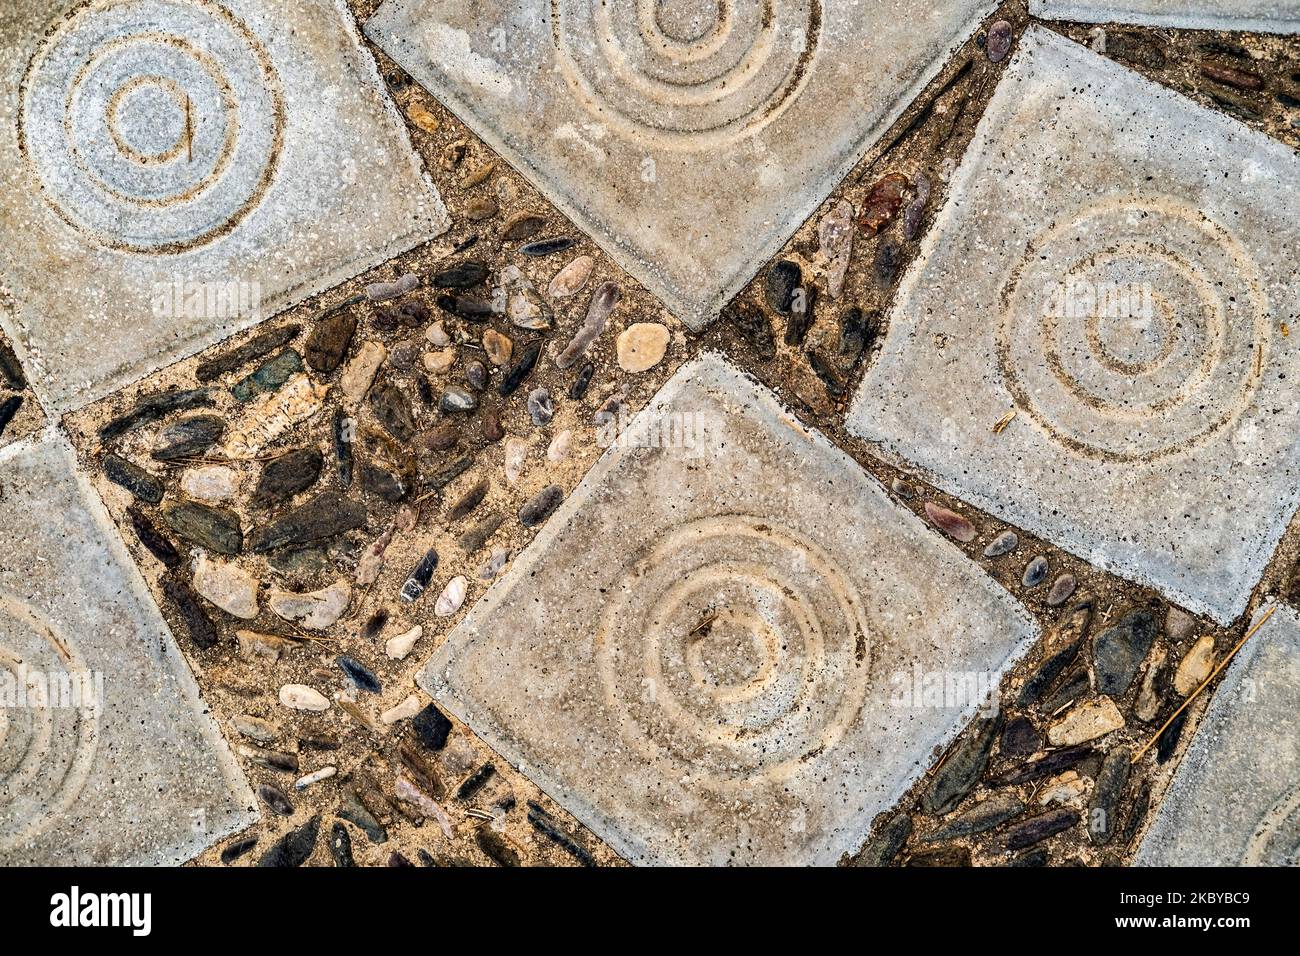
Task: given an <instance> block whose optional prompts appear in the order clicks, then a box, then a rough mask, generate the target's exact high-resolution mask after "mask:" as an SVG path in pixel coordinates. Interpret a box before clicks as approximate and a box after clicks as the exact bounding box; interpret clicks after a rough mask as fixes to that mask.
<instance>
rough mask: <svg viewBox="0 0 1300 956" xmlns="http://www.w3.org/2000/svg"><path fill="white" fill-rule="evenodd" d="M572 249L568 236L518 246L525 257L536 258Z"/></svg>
mask: <svg viewBox="0 0 1300 956" xmlns="http://www.w3.org/2000/svg"><path fill="white" fill-rule="evenodd" d="M572 247H573V240H572V239H570V238H569V237H568V236H556V237H554V238H552V239H538V240H537V241H536V242H530V243H528V244H527V245H525V246H520V247H519V251H520V253H521V254H523V255H525V256H531V257H533V258H538V257H540V256H549V255H554V254H555V253H557V252H563V251H564V250H565V249H571V248H572Z"/></svg>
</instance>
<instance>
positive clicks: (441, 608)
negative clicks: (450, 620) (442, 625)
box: [433, 574, 469, 617]
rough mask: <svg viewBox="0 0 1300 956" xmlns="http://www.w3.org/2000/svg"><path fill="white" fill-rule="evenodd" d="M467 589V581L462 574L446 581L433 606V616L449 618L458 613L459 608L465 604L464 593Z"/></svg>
mask: <svg viewBox="0 0 1300 956" xmlns="http://www.w3.org/2000/svg"><path fill="white" fill-rule="evenodd" d="M468 588H469V580H468V579H467V578H466V577H465V576H464V575H463V574H458V575H456V576H455V577H454V578H452V579H451V580H450V581H448V582H447V586H446V587H445V588H443V589H442V593H441V594H439V595H438V600H437V601H436V602H435V603H434V605H433V613H434V616H435V617H451V616H452V615H453V614H455V613H456V612H457V611H459V610H460V606H461V605H462V604H464V603H465V593H466V591H467V590H468Z"/></svg>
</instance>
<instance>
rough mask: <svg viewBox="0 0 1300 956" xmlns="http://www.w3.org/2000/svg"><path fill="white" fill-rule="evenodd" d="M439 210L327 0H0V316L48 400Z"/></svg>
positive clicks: (276, 293) (312, 277) (251, 316)
mask: <svg viewBox="0 0 1300 956" xmlns="http://www.w3.org/2000/svg"><path fill="white" fill-rule="evenodd" d="M446 224H447V215H446V211H445V210H444V208H443V206H442V202H441V200H440V199H439V198H438V195H437V192H436V190H435V189H434V188H433V185H432V183H431V182H430V181H429V180H428V177H427V176H426V175H425V174H424V172H423V170H422V167H421V165H420V160H419V158H418V157H417V156H416V155H415V153H414V152H413V151H412V149H411V147H410V143H409V141H408V139H407V136H406V130H405V127H404V126H403V125H402V123H401V120H400V118H399V117H398V116H397V114H396V111H395V110H394V109H393V107H392V105H391V104H390V102H389V101H388V97H387V94H386V92H385V91H384V89H383V86H382V83H381V81H380V78H379V76H378V73H377V71H376V69H375V66H374V61H373V59H371V57H370V55H369V54H368V53H367V52H365V51H364V50H363V49H362V48H361V44H360V39H359V37H358V36H357V33H356V26H355V24H354V23H353V21H352V18H351V14H349V13H348V12H347V11H346V9H345V8H344V7H343V3H342V0H291V2H282V0H275V2H272V0H85V2H74V0H0V273H2V274H3V277H4V280H5V284H6V285H7V286H8V288H9V291H10V292H11V293H12V296H13V298H14V299H15V300H16V303H17V310H16V315H15V317H13V318H11V319H5V322H6V326H7V330H8V331H9V332H10V334H11V337H12V338H13V339H15V341H16V343H17V346H18V348H19V350H20V352H22V353H23V354H24V357H25V359H26V361H27V367H28V371H29V373H30V375H31V378H32V381H33V386H34V387H35V388H36V389H37V391H38V392H39V393H40V394H41V396H42V399H43V401H45V402H46V403H47V404H48V405H49V406H50V407H52V408H53V409H54V410H55V411H56V412H60V413H61V412H65V411H69V410H71V409H74V408H78V407H80V406H82V405H84V404H86V403H88V402H90V401H93V400H95V399H97V398H100V397H102V396H104V395H106V394H108V393H109V392H111V391H113V390H115V389H117V388H119V387H121V386H122V385H124V384H127V383H128V382H131V381H133V380H135V379H138V378H141V377H143V376H144V375H146V374H148V373H149V372H152V371H154V370H155V369H157V368H159V367H161V366H164V365H167V364H169V363H170V362H173V361H175V360H177V359H179V358H183V357H185V356H186V355H189V354H192V353H194V352H196V351H198V350H200V349H202V348H204V347H205V346H208V345H211V344H212V343H214V342H217V341H220V340H221V339H222V338H224V337H225V336H227V335H230V334H231V333H233V332H235V331H237V330H239V329H242V328H247V327H248V326H250V325H253V324H255V323H256V322H258V321H260V320H261V319H262V318H264V317H266V316H269V315H272V314H274V313H276V312H278V311H281V310H283V309H285V308H287V307H289V306H291V305H293V304H294V303H296V302H299V301H301V300H302V299H304V298H306V297H307V296H310V295H312V294H314V293H316V292H320V291H322V290H324V289H328V288H330V287H331V286H334V285H336V284H338V283H339V282H341V281H343V280H344V279H347V278H350V277H352V276H354V275H356V274H358V273H360V272H362V271H364V270H365V269H368V268H369V267H371V266H373V265H376V264H378V263H381V262H384V261H385V260H387V259H389V258H391V257H392V256H394V255H396V254H397V253H399V252H403V251H405V250H406V249H409V248H411V247H412V246H414V245H416V244H418V243H420V242H422V241H424V240H426V239H428V238H430V237H432V236H434V235H437V234H439V233H441V232H442V231H444V229H445V228H446ZM8 326H12V327H11V328H10V327H8Z"/></svg>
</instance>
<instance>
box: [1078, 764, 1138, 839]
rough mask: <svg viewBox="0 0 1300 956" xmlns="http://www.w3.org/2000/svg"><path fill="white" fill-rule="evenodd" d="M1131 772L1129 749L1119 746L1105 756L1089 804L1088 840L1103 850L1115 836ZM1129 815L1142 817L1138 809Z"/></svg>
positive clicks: (1135, 808)
mask: <svg viewBox="0 0 1300 956" xmlns="http://www.w3.org/2000/svg"><path fill="white" fill-rule="evenodd" d="M1131 768H1132V753H1131V751H1130V750H1129V748H1128V747H1124V746H1119V747H1116V748H1114V749H1113V750H1111V751H1110V752H1109V753H1108V754H1106V759H1105V760H1104V761H1103V762H1102V765H1101V771H1100V772H1099V773H1098V774H1097V784H1096V786H1095V787H1094V788H1093V791H1092V797H1091V799H1090V800H1089V802H1088V837H1089V839H1090V840H1091V841H1092V842H1093V843H1096V844H1098V845H1100V846H1104V845H1105V844H1107V843H1109V842H1110V839H1111V837H1112V836H1113V835H1114V834H1115V830H1116V826H1115V824H1116V823H1117V822H1118V819H1119V808H1120V802H1121V801H1122V800H1123V798H1124V789H1125V788H1126V787H1127V786H1128V780H1129V774H1130V772H1131ZM1132 812H1133V813H1136V814H1137V815H1138V817H1139V818H1140V817H1141V815H1142V813H1141V811H1140V810H1139V809H1138V808H1137V807H1134V809H1133V811H1132Z"/></svg>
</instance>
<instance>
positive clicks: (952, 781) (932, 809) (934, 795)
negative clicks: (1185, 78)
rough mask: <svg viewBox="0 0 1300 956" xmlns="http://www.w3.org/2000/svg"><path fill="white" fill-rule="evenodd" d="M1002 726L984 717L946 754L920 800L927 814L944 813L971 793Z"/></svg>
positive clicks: (995, 720)
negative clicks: (946, 756) (945, 758)
mask: <svg viewBox="0 0 1300 956" xmlns="http://www.w3.org/2000/svg"><path fill="white" fill-rule="evenodd" d="M1001 724H1002V722H1001V720H999V719H998V718H996V717H991V718H985V719H984V720H982V721H980V722H979V723H977V724H976V725H975V726H974V727H973V728H972V729H970V730H968V731H967V732H966V735H965V736H964V737H963V738H962V739H961V741H960V742H958V744H957V745H956V746H955V747H954V748H953V749H952V750H951V751H950V752H949V755H948V759H947V760H945V761H944V763H943V766H941V767H940V768H939V769H938V770H937V771H936V772H935V775H934V779H933V780H932V781H931V783H930V786H929V788H928V789H927V790H926V791H925V794H924V796H923V797H922V798H921V806H922V807H923V808H924V809H925V811H926V812H927V813H947V812H948V811H949V810H951V809H953V808H954V807H955V806H957V804H958V803H960V802H961V799H962V798H963V797H964V796H966V794H968V793H970V791H971V790H972V789H973V788H974V786H975V784H976V782H977V781H978V780H979V778H980V775H981V774H982V773H983V772H984V767H985V766H986V765H987V764H988V760H989V754H990V753H991V752H992V751H993V743H994V741H996V740H997V739H998V731H999V730H1000V729H1001Z"/></svg>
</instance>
